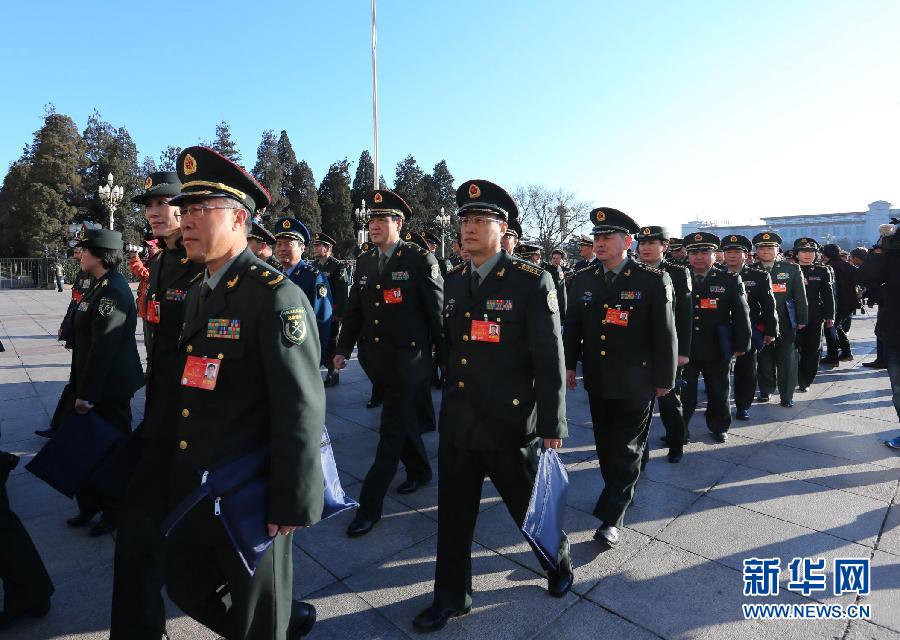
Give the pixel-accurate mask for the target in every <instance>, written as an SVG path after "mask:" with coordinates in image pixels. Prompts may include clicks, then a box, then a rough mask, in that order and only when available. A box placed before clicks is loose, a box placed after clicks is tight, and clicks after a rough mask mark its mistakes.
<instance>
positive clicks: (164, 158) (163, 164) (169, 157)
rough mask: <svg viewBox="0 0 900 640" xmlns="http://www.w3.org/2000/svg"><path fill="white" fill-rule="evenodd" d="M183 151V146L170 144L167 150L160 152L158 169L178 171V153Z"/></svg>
mask: <svg viewBox="0 0 900 640" xmlns="http://www.w3.org/2000/svg"><path fill="white" fill-rule="evenodd" d="M180 153H181V147H173V146H172V145H169V146H168V147H166V149H165V151H163V152H162V153H160V154H159V169H158V171H177V170H178V169H177V165H178V154H180Z"/></svg>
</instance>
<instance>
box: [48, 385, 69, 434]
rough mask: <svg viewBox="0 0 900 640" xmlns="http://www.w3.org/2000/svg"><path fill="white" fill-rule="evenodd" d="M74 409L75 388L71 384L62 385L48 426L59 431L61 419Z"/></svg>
mask: <svg viewBox="0 0 900 640" xmlns="http://www.w3.org/2000/svg"><path fill="white" fill-rule="evenodd" d="M74 410H75V389H73V388H72V385H71V384H66V386H65V387H63V390H62V393H61V394H60V395H59V400H58V401H57V403H56V409H55V410H54V411H53V417H52V418H51V419H50V428H51V429H52V430H53V431H59V428H60V427H61V426H62V424H63V421H64V420H65V419H66V418H67V417H68V416H69V415H71V413H72V412H73V411H74Z"/></svg>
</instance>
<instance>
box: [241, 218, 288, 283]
mask: <svg viewBox="0 0 900 640" xmlns="http://www.w3.org/2000/svg"><path fill="white" fill-rule="evenodd" d="M247 246H248V247H250V251H252V252H253V255H255V256H256V257H257V258H259V259H260V260H262V261H263V262H265V263H266V264H267V265H269V266H270V267H272V268H273V269H275V270H276V271H282V272H283V271H284V265H283V264H281V263H280V262H278V259H277V258H276V257H275V254H274V253H272V247H274V246H275V236H273V235H272V232H271V231H269V230H268V229H266V228H265V227H264V226H262V224H261V223H259V222H253V223H252V226H251V228H250V233H248V234H247Z"/></svg>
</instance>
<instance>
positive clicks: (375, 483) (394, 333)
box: [334, 189, 444, 538]
mask: <svg viewBox="0 0 900 640" xmlns="http://www.w3.org/2000/svg"><path fill="white" fill-rule="evenodd" d="M366 202H367V203H369V202H370V203H372V204H371V210H370V212H369V223H368V225H369V238H370V240H371V242H372V244H373V245H374V248H373V249H371V250H369V251H367V252H365V253H363V254H361V255H360V256H359V259H358V260H357V262H356V269H355V272H354V274H353V287H352V288H351V290H350V300H349V302H348V303H347V312H346V314H345V315H344V322H343V326H342V328H341V335H340V338H338V345H337V351H336V355H335V356H334V368H335V369H336V370H338V371H340V370H341V369H343V368H344V365H345V362H346V360H347V359H348V358H349V357H350V354H351V353H352V351H353V347H354V345H356V344H357V342H358V343H359V363H360V364H361V365H362V367H363V369H365V372H366V375H368V376H369V379H370V380H372V383H373V385H376V386H378V387H379V388H380V389H381V392H382V394H383V398H384V407H383V408H382V410H381V428H380V430H379V440H378V449H377V451H376V452H375V460H374V462H373V463H372V466H371V468H370V469H369V472H368V473H367V474H366V478H365V480H364V481H363V486H362V491H361V492H360V496H359V509H357V511H356V516H355V517H354V518H353V521H352V522H351V523H350V526H349V527H347V535H348V536H350V537H351V538H355V537H359V536H363V535H365V534H367V533H369V532H370V531H371V530H372V528H373V527H374V526H375V524H377V523H378V521H379V520H380V519H381V512H382V508H383V504H384V496H385V494H387V490H388V487H389V486H390V484H391V481H392V480H393V479H394V475H395V474H396V473H397V465H398V464H399V463H400V462H402V463H403V466H404V467H405V468H406V480H405V481H404V482H402V483H401V484H400V486H399V487H397V492H398V493H400V494H409V493H413V492H415V491H417V490H418V489H419V487H421V486H423V485H425V484H427V483H429V482H431V465H430V464H429V463H428V453H427V452H426V451H425V445H424V443H423V442H422V434H421V425H420V423H419V412H418V406H419V404H418V403H419V402H420V399H421V397H422V394H423V393H425V392H427V388H428V384H429V382H430V381H431V374H432V369H431V347H432V345H436V352H437V357H438V362H439V363H440V362H442V356H443V344H444V338H443V327H442V325H441V308H442V306H443V293H442V288H443V284H444V281H443V279H442V278H441V272H440V268H439V267H438V263H437V260H436V259H435V257H434V255H432V253H431V252H430V251H428V249H425V248H422V247H420V246H419V245H417V244H416V243H414V242H406V241H404V240H402V239H401V238H400V229H401V228H403V226H404V225H405V224H406V223H408V222H409V220H410V218H412V216H413V210H412V209H411V208H410V206H409V205H408V204H407V203H406V202H405V201H404V200H403V198H401V197H400V196H398V195H397V194H396V193H394V192H392V191H387V190H385V189H381V190H378V191H375V193H374V194H373V195H372V197H371V198H366Z"/></svg>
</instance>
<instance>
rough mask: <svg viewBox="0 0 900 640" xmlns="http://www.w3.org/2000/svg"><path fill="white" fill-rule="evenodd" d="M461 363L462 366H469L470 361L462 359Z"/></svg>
mask: <svg viewBox="0 0 900 640" xmlns="http://www.w3.org/2000/svg"><path fill="white" fill-rule="evenodd" d="M459 363H460V364H469V361H468V360H466V359H465V358H462V359H461V360H460V361H459Z"/></svg>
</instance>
